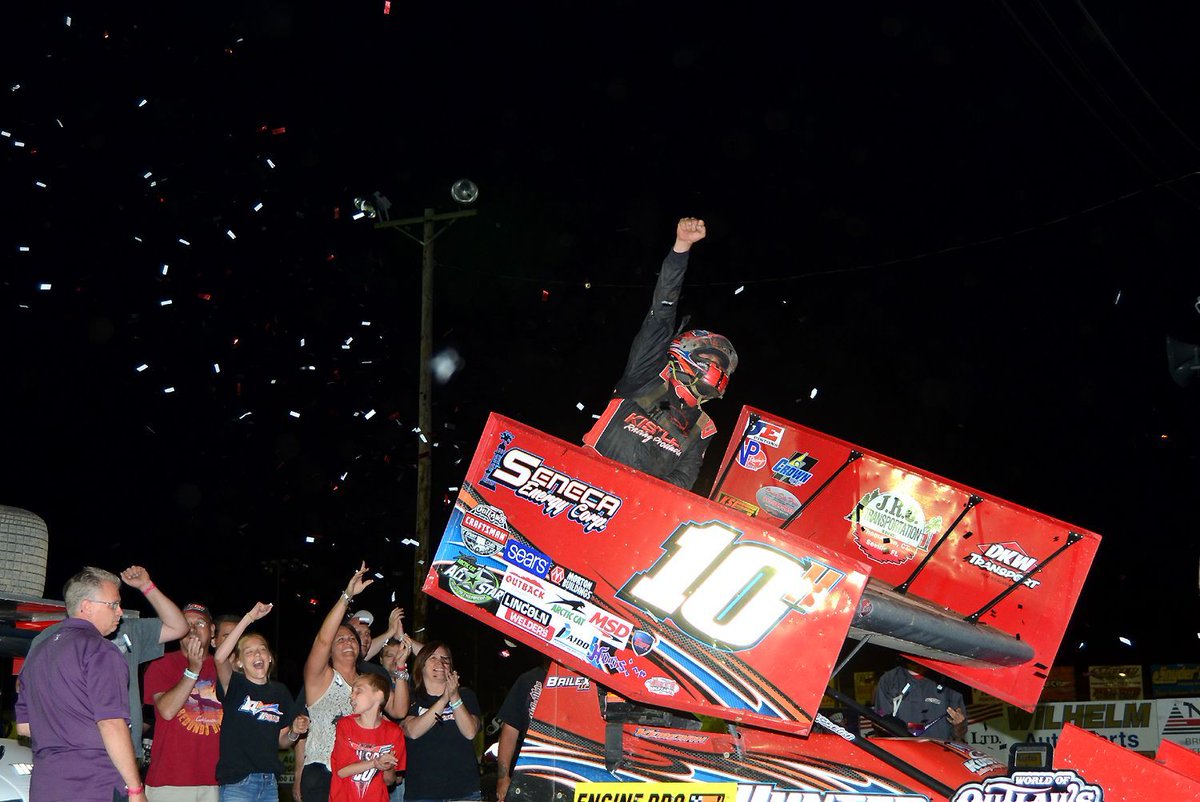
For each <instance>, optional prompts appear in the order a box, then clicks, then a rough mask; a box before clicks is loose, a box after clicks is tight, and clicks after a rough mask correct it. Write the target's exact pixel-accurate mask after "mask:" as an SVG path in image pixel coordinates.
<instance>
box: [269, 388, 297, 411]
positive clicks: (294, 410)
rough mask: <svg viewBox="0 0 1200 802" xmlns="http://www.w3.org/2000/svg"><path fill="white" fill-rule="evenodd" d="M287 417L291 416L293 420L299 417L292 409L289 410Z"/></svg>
mask: <svg viewBox="0 0 1200 802" xmlns="http://www.w3.org/2000/svg"><path fill="white" fill-rule="evenodd" d="M271 383H272V384H274V383H275V382H274V381H272V382H271ZM288 415H290V416H291V417H293V418H298V417H300V413H299V412H297V411H296V410H294V409H293V410H291V411H290V412H288Z"/></svg>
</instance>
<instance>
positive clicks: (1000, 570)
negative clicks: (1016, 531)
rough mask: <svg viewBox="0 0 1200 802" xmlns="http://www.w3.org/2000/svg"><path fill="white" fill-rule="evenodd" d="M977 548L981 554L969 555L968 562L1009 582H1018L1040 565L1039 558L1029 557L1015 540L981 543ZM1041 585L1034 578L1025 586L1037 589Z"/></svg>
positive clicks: (1038, 580)
mask: <svg viewBox="0 0 1200 802" xmlns="http://www.w3.org/2000/svg"><path fill="white" fill-rule="evenodd" d="M976 548H977V549H978V550H979V553H978V554H976V553H974V552H972V553H970V554H968V555H967V562H968V563H970V564H971V565H973V566H975V567H976V568H979V569H982V570H984V571H987V572H988V573H990V574H994V575H995V576H998V577H1000V578H1001V579H1007V580H1008V581H1009V582H1016V581H1017V580H1018V579H1020V578H1021V577H1023V576H1025V574H1026V573H1028V572H1029V571H1031V570H1033V569H1034V568H1035V567H1037V564H1038V558H1037V557H1031V556H1029V554H1028V552H1026V551H1025V549H1023V548H1022V547H1021V544H1020V543H1018V542H1017V541H1015V540H1007V541H1005V542H1003V543H980V544H979V545H978V546H977V547H976ZM1040 584H1042V582H1041V580H1040V579H1034V578H1033V577H1030V578H1029V579H1026V580H1025V586H1026V587H1029V588H1036V587H1037V586H1038V585H1040Z"/></svg>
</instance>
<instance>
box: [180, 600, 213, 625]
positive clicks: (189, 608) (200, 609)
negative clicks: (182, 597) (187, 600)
mask: <svg viewBox="0 0 1200 802" xmlns="http://www.w3.org/2000/svg"><path fill="white" fill-rule="evenodd" d="M183 612H185V613H199V614H200V615H202V616H204V617H205V618H207V619H208V620H209V621H212V613H210V612H209V611H208V608H207V607H205V606H204V605H203V604H196V603H195V602H192V603H191V604H185V605H184V606H183Z"/></svg>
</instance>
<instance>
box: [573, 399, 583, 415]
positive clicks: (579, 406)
mask: <svg viewBox="0 0 1200 802" xmlns="http://www.w3.org/2000/svg"><path fill="white" fill-rule="evenodd" d="M575 409H577V410H579V411H580V412H583V402H582V401H580V402H578V403H576V404H575Z"/></svg>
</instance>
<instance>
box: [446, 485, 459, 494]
mask: <svg viewBox="0 0 1200 802" xmlns="http://www.w3.org/2000/svg"><path fill="white" fill-rule="evenodd" d="M446 490H448V491H449V492H451V493H457V492H458V485H455V486H454V487H447V488H446Z"/></svg>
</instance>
